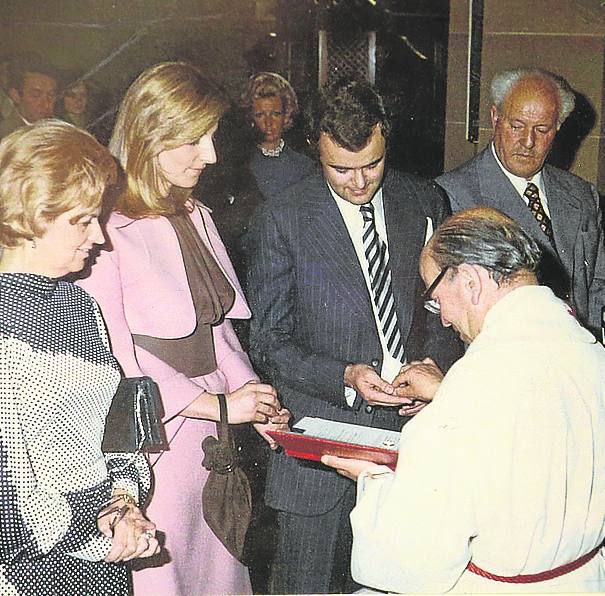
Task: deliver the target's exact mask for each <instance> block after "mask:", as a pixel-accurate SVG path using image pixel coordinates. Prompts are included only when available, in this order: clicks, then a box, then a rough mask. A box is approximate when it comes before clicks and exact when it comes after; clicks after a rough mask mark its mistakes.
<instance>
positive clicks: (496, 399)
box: [322, 208, 605, 593]
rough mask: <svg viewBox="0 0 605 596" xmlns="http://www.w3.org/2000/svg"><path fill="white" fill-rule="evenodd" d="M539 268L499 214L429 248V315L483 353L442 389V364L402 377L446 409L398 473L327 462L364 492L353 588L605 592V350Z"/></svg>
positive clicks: (475, 217) (439, 235)
mask: <svg viewBox="0 0 605 596" xmlns="http://www.w3.org/2000/svg"><path fill="white" fill-rule="evenodd" d="M580 248H581V245H580V246H579V247H578V249H580ZM538 260H539V249H538V248H537V246H536V245H535V243H534V241H533V240H531V239H530V238H529V237H527V236H526V235H525V233H524V232H523V231H522V230H521V229H520V228H519V226H518V225H517V224H516V223H515V222H513V221H512V220H510V219H508V218H507V217H506V216H504V215H503V214H501V213H500V212H498V211H496V210H493V209H489V208H477V209H470V210H468V211H462V212H460V213H458V214H456V215H454V216H452V217H451V218H450V219H449V220H446V222H444V223H443V224H442V226H441V227H440V228H439V229H438V230H437V231H436V232H435V235H434V236H433V238H432V239H431V241H430V242H429V243H428V245H427V246H426V248H425V250H424V252H423V255H422V257H421V264H420V271H421V275H422V278H423V280H424V282H425V283H426V285H427V286H428V287H429V289H428V290H427V295H426V296H425V297H426V299H427V303H426V307H427V309H428V310H432V311H433V312H435V313H436V314H439V315H440V316H441V320H442V323H443V324H444V325H452V326H453V327H454V328H455V329H456V331H457V332H458V333H459V334H460V336H461V337H462V339H464V340H465V341H466V342H467V343H468V344H469V347H468V350H467V352H466V354H465V356H464V357H463V358H461V359H460V360H459V361H458V362H457V363H456V364H454V366H452V368H451V369H450V371H449V372H448V373H447V375H446V376H445V378H443V380H442V381H441V378H442V375H441V373H440V372H439V370H438V369H437V368H436V366H435V365H434V364H433V363H432V362H430V361H429V360H426V361H423V362H415V363H410V364H408V365H407V366H406V367H404V369H402V373H401V374H400V377H399V378H398V381H397V380H396V382H400V383H402V386H401V389H400V391H401V392H405V394H406V395H407V396H411V395H413V396H416V397H417V398H420V399H421V400H425V401H430V400H431V398H432V402H431V403H430V404H428V405H427V406H426V407H425V408H424V409H423V410H422V411H421V412H420V413H419V414H418V415H417V416H416V417H415V418H414V419H413V420H412V421H410V422H409V423H408V424H407V425H406V426H405V427H404V428H403V430H402V435H401V443H400V450H399V460H398V464H397V469H396V471H395V473H392V472H390V470H388V469H387V468H384V467H382V466H378V465H377V464H372V463H368V462H362V461H359V460H350V459H342V458H337V457H329V456H324V458H323V459H322V461H323V462H324V463H326V464H328V465H331V466H332V467H335V468H337V469H338V470H339V471H340V472H341V473H342V474H344V475H346V476H349V477H350V478H352V479H357V480H358V495H357V506H356V507H355V509H354V510H353V512H352V514H351V522H352V527H353V534H354V541H353V557H352V571H353V578H354V579H355V581H357V582H359V583H361V584H363V585H367V586H369V587H371V588H375V589H378V590H383V591H389V592H413V593H420V592H430V593H437V592H447V591H454V592H483V593H486V592H589V591H605V561H604V557H603V550H602V549H601V548H600V545H601V544H602V542H603V539H604V537H605V530H604V522H605V350H604V349H603V347H602V346H601V345H600V344H598V343H596V342H595V340H594V338H593V336H592V335H591V334H590V333H589V332H588V331H586V330H585V329H584V328H582V327H581V326H580V325H579V324H578V322H577V321H576V320H575V318H574V317H573V315H572V314H571V312H570V309H569V308H568V306H567V305H566V304H565V303H564V302H562V301H561V300H559V299H558V298H556V297H555V296H554V294H553V293H552V292H551V290H550V289H548V288H547V287H543V286H539V285H538V281H537V279H536V275H535V271H536V270H537V264H538ZM393 274H394V275H395V274H396V272H393ZM440 381H441V382H440ZM435 388H436V392H435V393H434V390H435ZM433 393H434V395H433Z"/></svg>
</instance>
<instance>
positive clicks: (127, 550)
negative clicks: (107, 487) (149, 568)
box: [97, 497, 160, 563]
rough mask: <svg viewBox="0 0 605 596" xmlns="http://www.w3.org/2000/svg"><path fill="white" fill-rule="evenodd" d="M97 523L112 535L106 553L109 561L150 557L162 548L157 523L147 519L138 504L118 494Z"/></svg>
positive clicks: (106, 532) (99, 516)
mask: <svg viewBox="0 0 605 596" xmlns="http://www.w3.org/2000/svg"><path fill="white" fill-rule="evenodd" d="M97 527H98V529H99V531H100V532H101V534H103V535H104V536H107V537H108V538H111V549H110V551H109V553H108V554H107V556H106V557H105V561H106V562H107V563H116V562H118V561H130V560H131V559H136V558H144V557H151V556H152V555H155V554H156V553H158V552H159V550H160V546H159V543H158V541H157V538H156V537H155V529H156V528H155V524H154V523H152V522H150V521H149V520H148V519H146V518H145V517H144V516H143V513H142V512H141V510H140V509H139V508H138V507H136V506H135V505H133V504H129V503H126V502H123V501H122V500H121V499H120V498H119V497H116V498H115V499H113V500H112V502H111V503H110V504H109V505H107V507H105V508H104V509H102V510H101V511H100V512H99V514H98V516H97Z"/></svg>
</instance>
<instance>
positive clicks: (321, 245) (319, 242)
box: [303, 176, 373, 321]
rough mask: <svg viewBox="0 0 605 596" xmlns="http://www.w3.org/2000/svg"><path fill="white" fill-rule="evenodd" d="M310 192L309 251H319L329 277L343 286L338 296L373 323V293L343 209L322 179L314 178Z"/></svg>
mask: <svg viewBox="0 0 605 596" xmlns="http://www.w3.org/2000/svg"><path fill="white" fill-rule="evenodd" d="M308 190H309V194H308V195H307V198H305V199H303V200H305V201H306V213H307V217H308V218H309V219H308V229H309V232H310V234H309V237H310V239H311V242H310V244H311V246H310V247H309V250H310V251H312V253H313V251H316V254H317V257H318V258H319V259H322V260H323V263H322V265H323V266H324V267H325V269H326V273H327V275H326V278H327V279H328V280H329V282H330V283H331V284H335V285H336V287H340V292H339V293H340V294H341V295H342V296H344V297H345V299H346V300H347V302H348V304H349V305H350V306H351V308H352V309H353V310H355V311H356V312H358V313H361V314H363V315H364V316H367V317H369V318H370V319H371V320H372V321H373V315H372V310H371V309H372V305H371V302H370V300H371V298H370V294H369V292H368V288H367V286H366V282H365V278H364V275H363V271H362V269H361V264H360V262H359V260H358V258H357V253H356V252H355V247H354V246H353V242H352V241H351V237H350V236H349V232H348V230H347V227H346V225H345V223H344V220H343V218H342V215H341V213H340V209H339V208H338V205H336V202H335V201H334V199H333V198H332V195H331V194H330V190H329V189H328V186H327V184H326V182H325V181H324V179H323V177H322V176H316V177H314V178H313V180H312V183H311V184H310V185H309V187H308ZM314 256H315V255H313V257H312V258H314ZM307 258H309V256H307Z"/></svg>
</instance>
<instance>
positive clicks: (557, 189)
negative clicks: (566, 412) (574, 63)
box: [437, 69, 605, 338]
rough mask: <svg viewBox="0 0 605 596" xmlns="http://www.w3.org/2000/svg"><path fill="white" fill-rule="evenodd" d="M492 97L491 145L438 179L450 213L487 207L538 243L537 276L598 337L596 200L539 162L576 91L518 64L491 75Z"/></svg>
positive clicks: (585, 187)
mask: <svg viewBox="0 0 605 596" xmlns="http://www.w3.org/2000/svg"><path fill="white" fill-rule="evenodd" d="M491 95H492V103H493V105H492V108H491V122H492V128H493V138H492V141H491V143H490V144H489V146H488V147H486V148H485V149H484V150H483V151H482V152H481V153H479V155H477V156H476V157H475V158H473V159H471V160H470V161H468V162H466V163H465V164H463V165H461V166H460V167H458V168H456V169H455V170H452V171H451V172H448V173H446V174H443V175H442V176H439V177H438V178H437V183H438V184H439V185H440V186H441V187H442V188H444V189H445V191H446V192H447V194H448V196H449V198H450V201H451V205H452V209H453V210H454V211H459V210H462V209H466V208H468V207H473V206H476V205H489V206H491V207H495V208H497V209H499V210H500V211H502V212H504V213H506V215H508V216H509V217H511V218H513V219H514V220H516V221H517V223H519V224H520V225H521V227H522V228H523V229H524V230H525V231H526V232H527V233H528V234H529V235H530V236H532V237H533V238H534V240H536V241H537V242H538V244H539V245H540V247H541V248H542V251H543V258H542V262H541V267H540V272H539V277H540V281H541V282H542V283H544V284H545V285H548V286H550V287H551V288H552V289H553V291H554V292H555V294H557V295H558V296H559V297H560V298H563V299H564V300H566V301H567V302H568V304H569V305H570V306H571V307H572V308H573V309H574V311H575V313H576V315H577V317H578V319H579V320H580V321H581V322H582V323H583V324H584V325H585V326H587V327H588V328H589V329H590V330H591V331H592V332H593V333H594V334H595V335H597V337H599V338H600V337H601V308H602V307H603V306H605V250H604V246H603V230H602V225H601V213H600V209H599V197H598V194H597V191H596V188H595V187H594V186H593V185H591V184H590V183H588V182H586V181H585V180H582V178H579V177H578V176H574V175H573V174H571V173H569V172H566V171H563V170H560V169H558V168H555V167H553V166H551V165H548V164H545V163H544V162H545V160H546V157H547V156H548V153H549V151H550V148H551V146H552V143H553V141H554V139H555V135H556V133H557V130H558V129H559V127H560V126H561V124H562V123H563V122H564V120H565V119H566V118H567V116H568V115H569V114H570V113H571V111H572V110H573V108H574V102H575V97H574V94H573V91H572V90H571V89H570V87H569V85H568V84H567V82H566V81H565V80H564V79H562V78H561V77H559V76H556V75H554V74H552V73H550V72H547V71H544V70H540V69H516V70H510V71H506V72H503V73H501V74H499V75H497V76H496V77H495V78H494V79H493V81H492V84H491Z"/></svg>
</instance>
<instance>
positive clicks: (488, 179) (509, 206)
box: [477, 145, 545, 240]
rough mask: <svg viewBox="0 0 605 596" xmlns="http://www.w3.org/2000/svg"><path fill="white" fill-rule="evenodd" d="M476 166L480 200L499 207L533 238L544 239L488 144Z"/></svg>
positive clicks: (536, 223) (542, 233)
mask: <svg viewBox="0 0 605 596" xmlns="http://www.w3.org/2000/svg"><path fill="white" fill-rule="evenodd" d="M477 168H478V172H477V177H478V180H479V188H480V193H481V197H479V198H480V199H481V202H483V203H485V204H487V205H491V206H492V207H495V208H496V209H499V210H500V211H502V213H504V214H506V215H508V216H509V217H510V218H511V219H514V220H515V221H516V222H518V223H519V224H520V225H521V227H522V228H523V229H524V230H525V231H526V232H528V233H529V234H530V235H531V236H532V237H533V238H536V239H544V240H545V236H544V232H543V231H542V230H541V228H540V226H539V225H538V222H537V221H536V219H535V218H534V216H533V215H532V213H531V211H530V210H529V208H528V207H527V205H526V204H525V202H524V201H523V199H522V198H521V197H520V196H519V193H518V192H517V191H516V190H515V187H514V186H513V185H512V184H511V182H510V180H509V179H508V178H507V177H506V176H505V175H504V172H502V170H501V169H500V166H499V165H498V163H497V162H496V160H495V158H494V156H493V154H492V150H491V146H490V145H488V146H487V148H486V149H485V150H484V151H483V153H482V154H481V156H480V159H479V160H478V162H477Z"/></svg>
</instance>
